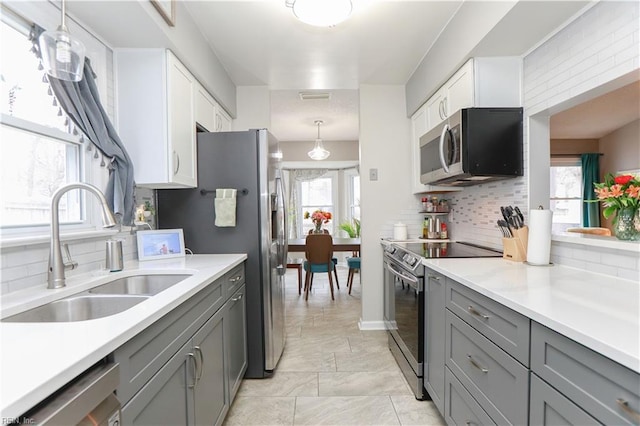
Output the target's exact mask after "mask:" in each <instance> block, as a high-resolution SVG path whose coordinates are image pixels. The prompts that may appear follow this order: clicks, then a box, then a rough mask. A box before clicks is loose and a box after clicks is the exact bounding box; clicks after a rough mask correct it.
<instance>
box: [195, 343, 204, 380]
mask: <svg viewBox="0 0 640 426" xmlns="http://www.w3.org/2000/svg"><path fill="white" fill-rule="evenodd" d="M193 350H194V352H195V353H197V354H198V358H200V366H199V368H198V369H197V371H198V375H197V377H196V384H198V382H199V381H200V379H202V372H203V371H204V356H203V355H202V349H201V348H200V346H194V347H193Z"/></svg>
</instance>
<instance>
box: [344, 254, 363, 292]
mask: <svg viewBox="0 0 640 426" xmlns="http://www.w3.org/2000/svg"><path fill="white" fill-rule="evenodd" d="M347 265H349V274H348V275H347V287H349V294H351V287H352V286H353V276H354V275H355V273H356V270H360V258H359V257H350V258H348V259H347ZM360 285H362V280H361V281H360Z"/></svg>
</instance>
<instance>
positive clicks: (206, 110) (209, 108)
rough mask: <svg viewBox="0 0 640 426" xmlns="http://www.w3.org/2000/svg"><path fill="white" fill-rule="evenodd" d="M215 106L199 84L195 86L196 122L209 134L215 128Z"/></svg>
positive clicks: (213, 101) (211, 98) (214, 102)
mask: <svg viewBox="0 0 640 426" xmlns="http://www.w3.org/2000/svg"><path fill="white" fill-rule="evenodd" d="M216 106H217V103H216V101H215V100H214V99H213V97H212V96H211V95H210V94H209V92H207V91H206V89H205V88H204V87H202V86H201V85H200V84H199V83H198V84H196V122H197V123H198V124H199V125H200V126H202V127H204V128H205V129H206V130H208V131H209V132H213V131H214V130H215V128H216Z"/></svg>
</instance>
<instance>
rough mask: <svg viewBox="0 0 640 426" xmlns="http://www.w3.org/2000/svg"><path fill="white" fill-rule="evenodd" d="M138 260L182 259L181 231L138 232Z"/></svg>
mask: <svg viewBox="0 0 640 426" xmlns="http://www.w3.org/2000/svg"><path fill="white" fill-rule="evenodd" d="M136 238H137V241H138V260H139V261H141V262H142V261H147V260H159V259H169V258H174V257H184V256H185V254H186V252H185V248H184V233H183V232H182V229H155V230H153V231H138V232H137V234H136Z"/></svg>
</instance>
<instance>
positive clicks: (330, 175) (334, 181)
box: [295, 170, 340, 235]
mask: <svg viewBox="0 0 640 426" xmlns="http://www.w3.org/2000/svg"><path fill="white" fill-rule="evenodd" d="M317 179H331V201H332V202H333V204H331V205H323V206H320V207H319V208H321V209H324V208H326V207H331V214H332V216H333V218H332V219H331V221H329V223H328V224H327V226H326V228H328V229H327V230H328V231H329V233H330V234H332V235H333V234H334V233H335V230H336V226H335V223H336V220H337V217H338V209H339V208H340V200H339V199H338V172H337V171H336V170H329V171H328V172H327V173H325V174H324V175H323V176H321V177H319V178H316V179H312V180H317ZM306 182H310V181H306ZM303 183H304V181H297V182H296V188H295V190H296V193H297V196H298V200H300V210H299V211H298V214H299V217H300V221H299V225H298V235H305V233H304V219H303V217H304V212H305V206H304V205H303V204H302V184H303ZM316 207H317V206H316ZM309 213H311V212H309Z"/></svg>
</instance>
